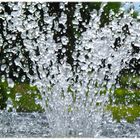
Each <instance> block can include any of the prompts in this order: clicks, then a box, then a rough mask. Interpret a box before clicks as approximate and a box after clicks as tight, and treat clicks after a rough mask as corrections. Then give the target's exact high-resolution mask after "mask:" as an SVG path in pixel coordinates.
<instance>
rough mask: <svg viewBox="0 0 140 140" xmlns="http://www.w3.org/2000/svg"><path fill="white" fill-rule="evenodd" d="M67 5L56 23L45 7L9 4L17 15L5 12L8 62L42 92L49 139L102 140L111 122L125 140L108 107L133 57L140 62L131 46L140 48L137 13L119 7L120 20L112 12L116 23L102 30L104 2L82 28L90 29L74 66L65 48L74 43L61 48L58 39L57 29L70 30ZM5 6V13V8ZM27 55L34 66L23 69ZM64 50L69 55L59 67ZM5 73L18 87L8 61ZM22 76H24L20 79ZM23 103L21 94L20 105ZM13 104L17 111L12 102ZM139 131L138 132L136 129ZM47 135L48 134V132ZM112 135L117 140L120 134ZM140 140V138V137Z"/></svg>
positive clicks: (80, 40)
mask: <svg viewBox="0 0 140 140" xmlns="http://www.w3.org/2000/svg"><path fill="white" fill-rule="evenodd" d="M25 5H26V6H27V5H28V11H29V12H30V14H29V15H28V16H25V14H24V12H25V10H23V9H24V8H25ZM48 5H49V4H48ZM66 5H67V3H60V9H63V10H62V12H61V15H60V17H59V20H58V21H57V20H56V19H57V16H56V15H49V8H48V6H47V4H46V3H42V4H41V3H17V4H14V3H10V2H9V3H8V6H9V7H10V8H11V9H12V12H11V13H10V14H7V13H6V12H5V13H4V14H3V15H2V17H1V18H2V19H4V27H3V30H4V34H5V35H6V39H7V40H8V43H7V44H8V45H9V48H7V47H6V46H7V44H6V42H4V39H3V38H2V35H0V42H1V44H3V48H4V49H5V54H9V55H7V57H9V59H14V65H15V66H17V67H19V68H20V69H22V70H23V72H24V73H25V74H26V75H27V77H28V78H29V79H30V84H31V85H32V86H36V87H37V89H38V90H39V92H40V94H41V100H37V102H36V103H37V104H40V105H41V106H42V108H43V109H44V110H45V116H46V117H47V121H48V125H49V129H50V132H49V136H51V137H65V136H76V137H100V136H102V135H103V134H104V133H105V130H104V128H105V127H106V128H107V127H108V128H109V127H110V126H109V124H110V123H112V126H111V127H112V129H114V132H116V133H117V134H118V136H121V135H123V134H119V128H120V126H119V125H118V124H117V123H115V122H114V121H113V120H112V117H111V113H110V112H106V111H105V107H106V106H107V104H108V102H109V94H113V93H114V89H115V86H119V85H117V84H116V82H117V81H116V79H117V77H118V76H119V74H120V72H121V70H123V69H126V68H129V62H130V61H131V60H132V58H136V59H140V55H139V54H138V53H133V52H134V48H133V47H132V43H133V44H134V45H136V46H137V44H140V40H139V38H140V34H139V32H140V23H139V22H138V21H137V19H134V18H133V17H132V16H131V14H132V10H133V9H132V10H131V11H130V12H129V13H127V12H125V11H124V10H123V8H120V10H119V12H118V14H116V15H115V16H113V15H114V14H115V13H114V12H113V11H111V12H110V14H109V17H110V19H111V18H112V17H113V18H112V20H111V21H110V22H109V24H108V25H105V26H104V27H100V20H101V15H102V13H103V12H104V7H105V6H106V3H102V4H101V7H100V10H99V11H98V12H97V11H96V10H93V11H92V12H90V20H89V23H88V24H86V23H83V25H84V26H85V29H86V30H85V31H84V32H82V34H81V36H80V37H78V36H77V34H75V38H76V41H75V46H74V47H75V48H74V50H73V52H72V59H73V65H71V64H69V63H68V62H67V55H66V52H67V48H65V47H63V45H65V46H66V45H68V44H69V41H70V40H69V38H68V37H67V36H66V35H62V36H61V37H60V42H59V43H57V42H56V41H55V40H54V35H55V32H54V30H55V31H58V32H60V30H61V29H60V26H59V25H61V26H63V33H65V32H66V31H67V20H68V17H67V14H66V12H65V11H66V9H67V8H66ZM0 6H1V7H0V8H1V9H3V7H2V4H1V5H0ZM81 7H82V4H80V3H79V4H76V6H75V13H74V19H73V21H72V22H73V25H74V27H75V29H77V30H78V25H79V24H80V21H81V20H82V17H81V13H80V8H81ZM38 9H40V10H42V11H43V13H44V15H43V19H44V20H43V22H42V24H41V23H40V24H41V25H40V26H41V28H42V29H40V27H39V26H38V22H39V19H40V16H41V14H40V13H39V12H38ZM121 14H123V16H122V17H121V18H120V15H121ZM127 27H128V28H127ZM6 28H7V29H8V30H9V31H10V33H8V32H7V31H6ZM52 28H53V29H54V30H52ZM17 34H20V37H21V39H22V45H21V44H20V42H18V43H17V44H14V45H16V47H15V46H13V42H14V41H16V35H17ZM23 46H24V49H23ZM24 50H25V51H26V52H28V55H29V59H30V61H31V65H29V66H28V67H27V66H26V65H24V62H26V56H25V55H24V53H23V52H24ZM59 50H62V53H63V54H64V57H63V59H61V60H60V62H58V52H59ZM10 54H18V57H16V58H11V57H10ZM3 61H4V60H3ZM9 65H12V64H9ZM30 69H31V71H30ZM1 71H6V74H7V76H6V77H5V79H6V78H8V85H9V87H11V88H12V87H14V81H13V80H12V79H11V78H9V77H10V73H9V71H10V70H9V68H8V66H6V65H5V62H2V65H1ZM19 71H20V70H19ZM15 76H16V73H15ZM18 76H20V75H18V74H17V77H18ZM24 79H25V77H22V80H23V81H24ZM104 91H106V92H105V93H104ZM23 96H24V95H23ZM20 98H21V96H20V95H19V93H17V100H19V99H20ZM8 101H9V100H8ZM7 104H8V103H7ZM9 105H10V107H11V106H12V105H11V102H10V103H9ZM8 107H9V106H7V108H8ZM17 118H18V117H17ZM19 118H20V117H19ZM107 122H109V123H108V126H107ZM124 124H125V125H126V124H127V122H125V123H124ZM23 125H24V124H23ZM117 125H118V126H117ZM133 125H134V124H133ZM36 126H37V125H36ZM37 127H38V126H37ZM126 127H128V125H127V126H126ZM131 127H132V125H131ZM134 127H135V128H136V126H135V125H134ZM138 128H139V126H138ZM138 128H137V129H138ZM42 131H44V132H45V133H47V132H46V131H45V129H42ZM112 135H113V136H114V137H115V134H112ZM130 135H131V134H130ZM136 135H137V136H138V134H137V133H136ZM107 136H108V135H107ZM109 136H111V132H110V134H109ZM128 137H129V135H128Z"/></svg>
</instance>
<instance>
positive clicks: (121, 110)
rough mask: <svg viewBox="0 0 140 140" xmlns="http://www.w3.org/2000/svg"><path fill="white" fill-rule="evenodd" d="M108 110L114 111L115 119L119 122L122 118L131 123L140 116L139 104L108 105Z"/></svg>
mask: <svg viewBox="0 0 140 140" xmlns="http://www.w3.org/2000/svg"><path fill="white" fill-rule="evenodd" d="M107 110H108V111H111V112H112V116H113V119H114V120H116V121H117V122H120V121H121V120H122V119H124V120H126V121H127V122H129V123H133V122H134V121H135V120H136V119H137V117H140V106H138V105H132V106H125V105H117V106H111V105H108V106H107Z"/></svg>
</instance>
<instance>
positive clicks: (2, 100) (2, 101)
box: [0, 81, 43, 112]
mask: <svg viewBox="0 0 140 140" xmlns="http://www.w3.org/2000/svg"><path fill="white" fill-rule="evenodd" d="M17 94H18V96H20V98H19V99H18V100H17V99H16V95H17ZM0 95H1V96H0V109H2V110H3V109H5V108H6V101H7V99H8V98H10V99H11V100H12V104H13V107H14V108H15V109H16V111H17V112H34V111H36V112H42V111H43V109H42V108H41V106H40V105H39V104H36V103H35V99H41V95H40V93H39V91H38V89H37V87H35V86H33V87H32V86H30V85H29V84H27V83H20V84H19V83H15V85H14V87H13V88H10V87H8V84H7V81H5V82H0Z"/></svg>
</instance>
